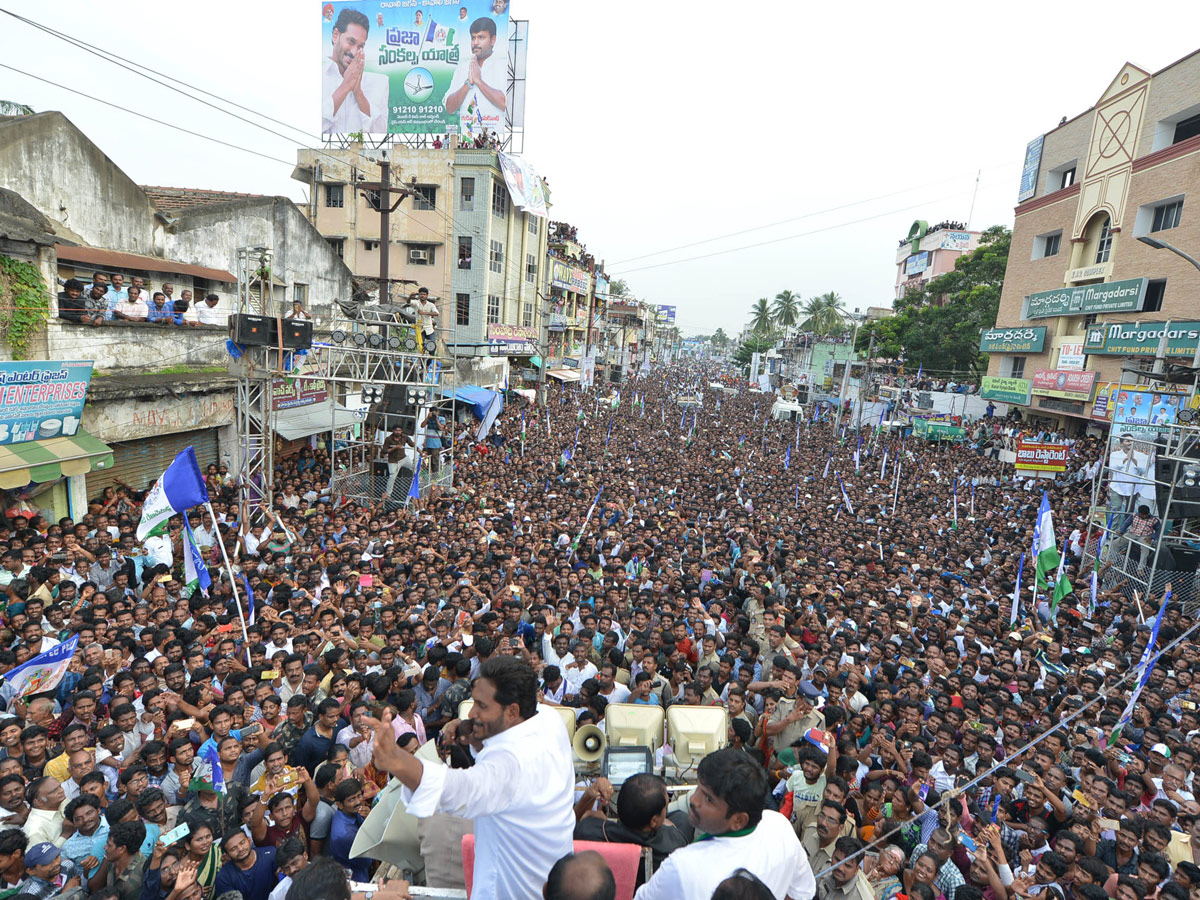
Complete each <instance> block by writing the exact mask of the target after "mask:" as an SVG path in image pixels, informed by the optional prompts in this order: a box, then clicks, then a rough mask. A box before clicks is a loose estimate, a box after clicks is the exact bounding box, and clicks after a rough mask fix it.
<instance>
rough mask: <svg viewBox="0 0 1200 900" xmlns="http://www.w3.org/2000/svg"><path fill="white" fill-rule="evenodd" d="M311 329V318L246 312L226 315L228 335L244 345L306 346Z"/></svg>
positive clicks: (299, 347) (303, 348)
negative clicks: (227, 318) (280, 317)
mask: <svg viewBox="0 0 1200 900" xmlns="http://www.w3.org/2000/svg"><path fill="white" fill-rule="evenodd" d="M312 332H313V329H312V322H311V321H310V320H308V319H278V318H275V317H274V316H256V315H251V314H249V313H235V314H234V315H231V316H230V317H229V337H230V339H231V340H232V341H233V342H234V343H235V344H241V345H242V346H244V347H280V346H282V347H283V348H284V349H287V350H308V349H309V348H311V347H312Z"/></svg>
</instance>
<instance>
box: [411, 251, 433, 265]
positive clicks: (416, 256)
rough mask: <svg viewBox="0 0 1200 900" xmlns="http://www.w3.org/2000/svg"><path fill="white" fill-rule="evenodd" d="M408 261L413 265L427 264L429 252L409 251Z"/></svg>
mask: <svg viewBox="0 0 1200 900" xmlns="http://www.w3.org/2000/svg"><path fill="white" fill-rule="evenodd" d="M408 261H409V262H413V263H427V262H429V251H428V250H416V249H413V250H409V251H408Z"/></svg>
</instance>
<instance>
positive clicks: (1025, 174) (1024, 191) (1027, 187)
mask: <svg viewBox="0 0 1200 900" xmlns="http://www.w3.org/2000/svg"><path fill="white" fill-rule="evenodd" d="M1045 139H1046V138H1045V135H1041V134H1039V135H1038V136H1037V137H1035V138H1034V139H1033V140H1032V141H1030V142H1029V144H1028V145H1027V146H1026V147H1025V165H1024V166H1022V167H1021V190H1020V192H1019V193H1018V194H1017V202H1018V203H1021V202H1023V201H1025V200H1028V199H1029V198H1030V197H1032V196H1033V195H1034V194H1036V193H1037V183H1038V170H1039V169H1041V167H1042V143H1043V142H1044V141H1045Z"/></svg>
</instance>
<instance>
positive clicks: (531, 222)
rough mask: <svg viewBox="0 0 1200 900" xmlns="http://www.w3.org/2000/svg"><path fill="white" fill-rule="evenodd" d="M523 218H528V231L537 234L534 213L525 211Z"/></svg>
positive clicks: (536, 220)
mask: <svg viewBox="0 0 1200 900" xmlns="http://www.w3.org/2000/svg"><path fill="white" fill-rule="evenodd" d="M525 218H526V219H528V220H529V233H530V234H537V233H538V217H537V216H535V215H531V214H529V213H526V214H525Z"/></svg>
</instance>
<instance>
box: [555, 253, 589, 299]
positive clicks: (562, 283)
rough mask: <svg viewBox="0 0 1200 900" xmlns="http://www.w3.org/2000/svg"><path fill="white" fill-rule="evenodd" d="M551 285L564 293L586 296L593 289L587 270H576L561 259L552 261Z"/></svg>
mask: <svg viewBox="0 0 1200 900" xmlns="http://www.w3.org/2000/svg"><path fill="white" fill-rule="evenodd" d="M550 283H551V284H552V285H554V286H555V287H556V288H562V289H563V290H564V291H574V292H575V293H577V294H586V293H587V292H588V291H589V290H590V289H591V276H590V275H589V274H588V272H587V270H586V269H576V268H575V267H574V266H571V265H568V264H567V263H565V262H563V261H562V260H561V259H552V260H550Z"/></svg>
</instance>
